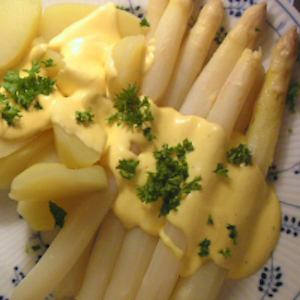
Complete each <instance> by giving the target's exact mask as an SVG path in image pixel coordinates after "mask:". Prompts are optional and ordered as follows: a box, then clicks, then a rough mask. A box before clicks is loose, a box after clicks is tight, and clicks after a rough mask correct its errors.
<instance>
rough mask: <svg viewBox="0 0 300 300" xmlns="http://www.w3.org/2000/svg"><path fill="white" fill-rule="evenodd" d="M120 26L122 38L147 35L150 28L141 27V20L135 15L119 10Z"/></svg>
mask: <svg viewBox="0 0 300 300" xmlns="http://www.w3.org/2000/svg"><path fill="white" fill-rule="evenodd" d="M117 12H118V24H119V30H120V34H121V37H125V36H131V35H139V34H146V33H147V30H148V28H147V27H142V26H140V22H141V20H140V19H139V18H138V17H136V16H135V15H133V14H131V13H129V12H127V11H125V10H120V9H118V11H117Z"/></svg>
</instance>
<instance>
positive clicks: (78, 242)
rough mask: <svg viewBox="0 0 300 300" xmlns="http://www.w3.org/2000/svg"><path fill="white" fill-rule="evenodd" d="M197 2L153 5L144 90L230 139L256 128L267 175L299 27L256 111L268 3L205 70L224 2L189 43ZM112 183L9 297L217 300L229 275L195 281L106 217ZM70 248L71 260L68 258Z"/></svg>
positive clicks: (74, 217)
mask: <svg viewBox="0 0 300 300" xmlns="http://www.w3.org/2000/svg"><path fill="white" fill-rule="evenodd" d="M192 4H193V3H192V1H191V0H170V1H159V0H151V1H150V3H149V21H150V22H153V25H154V24H155V25H154V26H153V27H152V28H151V30H150V31H149V32H148V37H147V38H148V40H150V39H151V38H152V37H153V38H154V40H155V47H156V52H155V62H154V64H153V66H152V67H151V69H150V71H149V72H148V73H147V74H146V75H145V76H144V77H143V78H142V86H141V92H142V94H144V95H147V96H149V97H150V98H152V99H153V100H154V101H157V102H158V103H161V104H163V105H168V106H171V107H174V108H176V109H179V111H180V112H181V113H182V114H184V115H188V114H193V115H197V116H199V117H203V118H206V119H207V120H208V121H210V122H213V123H215V124H218V125H219V126H221V127H222V128H223V130H224V131H225V133H226V135H227V136H228V138H229V137H230V136H231V134H232V132H233V129H234V128H239V129H240V130H243V129H244V128H245V127H246V126H248V125H249V128H248V130H247V134H246V141H247V142H246V143H247V145H248V147H249V149H250V150H251V151H252V153H253V159H254V160H255V162H256V164H257V166H258V167H259V168H260V170H261V173H262V174H263V175H264V176H266V173H267V169H268V167H269V165H270V164H271V161H272V158H273V154H274V150H275V145H276V142H277V139H278V135H279V130H280V120H281V115H282V112H283V107H284V103H285V97H286V94H287V90H288V86H289V81H290V77H291V73H292V70H293V66H294V63H295V60H296V56H297V49H298V40H297V30H296V28H292V29H291V30H290V31H288V32H287V33H286V34H285V35H284V36H283V37H282V38H281V39H280V40H279V41H278V43H277V45H276V46H275V48H274V50H273V53H272V58H271V64H270V67H269V69H268V72H267V74H266V76H265V78H264V80H263V83H262V87H261V90H260V92H259V95H258V97H257V100H256V102H255V108H254V111H253V113H252V109H249V106H248V105H249V104H248V103H247V102H251V99H253V97H254V96H255V93H254V95H253V94H251V91H252V90H253V89H254V88H253V87H254V85H255V84H256V83H257V82H256V78H261V73H262V72H261V50H258V51H253V50H252V48H253V46H254V43H255V39H256V37H257V35H258V34H259V31H260V30H257V28H259V29H260V28H262V27H263V23H264V19H265V13H266V4H265V3H260V4H258V5H254V6H252V7H250V8H249V9H248V10H247V11H246V12H245V13H244V15H243V16H242V18H241V19H240V20H239V22H238V23H237V25H236V26H235V27H234V28H233V29H232V30H231V31H230V33H229V34H228V36H227V37H226V39H225V40H224V42H223V43H222V44H221V45H220V47H219V48H218V50H217V51H216V52H215V53H214V55H213V56H212V58H211V59H210V60H209V62H208V63H207V64H206V65H205V66H204V63H205V60H206V56H207V54H208V50H209V48H210V45H211V43H212V40H213V37H214V36H215V33H216V31H217V29H218V27H219V24H220V23H221V19H222V14H223V7H222V2H221V1H220V0H212V1H211V2H209V3H208V4H207V5H206V6H205V7H204V8H203V9H202V11H201V13H200V16H199V19H198V21H197V23H196V24H195V26H194V27H193V28H192V29H191V30H189V32H188V34H187V35H186V37H185V40H184V42H183V43H182V39H183V38H184V34H185V32H186V28H187V23H188V18H189V16H190V12H191V9H192ZM152 20H153V21H152ZM156 24H157V26H156ZM221 65H222V70H221V71H220V68H219V67H220V66H221ZM194 66H195V67H194ZM203 66H204V67H203ZM191 67H192V69H191ZM202 69H203V70H202ZM201 70H202V71H201ZM199 72H200V74H199V75H198V73H199ZM199 95H201V97H199ZM251 105H253V103H252V104H250V106H251ZM245 115H247V118H245V117H244V116H245ZM250 117H252V119H251V122H250V124H246V125H245V123H244V122H245V121H244V120H245V119H248V120H249V118H250ZM246 123H247V121H246ZM238 124H242V125H238ZM262 128H263V130H262ZM242 133H244V132H242ZM109 178H110V179H109V184H108V187H109V188H108V189H107V190H106V191H105V192H103V193H102V194H101V197H102V198H103V199H106V201H99V198H98V197H99V195H98V194H97V197H94V196H91V197H90V198H88V199H86V201H85V202H82V203H81V204H80V206H78V207H77V208H76V209H75V210H74V211H73V212H72V214H70V216H69V218H68V220H67V222H66V224H65V226H64V228H63V229H62V230H61V231H60V232H59V234H58V236H57V238H56V239H55V241H54V242H53V243H52V244H51V246H50V248H49V249H48V251H47V252H46V253H45V255H44V256H43V258H42V259H41V260H40V262H39V263H38V264H37V266H36V267H35V268H34V269H33V270H32V271H31V272H30V273H29V274H28V276H26V278H25V279H24V280H23V281H22V282H21V283H20V284H19V286H18V287H17V288H16V289H15V291H14V293H13V295H12V298H11V299H12V300H20V299H24V300H26V299H28V300H29V299H30V300H35V299H36V300H40V299H43V298H44V297H46V296H47V295H48V294H49V293H50V292H52V291H53V290H54V289H55V288H56V287H57V288H56V291H57V293H56V296H57V297H58V298H59V299H62V298H63V297H64V296H68V297H75V299H78V300H89V299H91V300H92V299H93V300H94V299H105V300H108V299H114V300H115V299H120V300H121V299H141V300H145V299H149V300H150V299H162V300H163V299H174V300H175V299H216V297H217V296H218V294H219V291H220V289H221V287H222V283H223V281H224V279H225V278H226V276H227V273H228V270H226V269H224V268H221V267H219V266H217V265H216V264H215V263H214V262H212V261H208V262H207V263H205V264H204V265H203V266H202V267H201V268H199V270H198V271H196V272H195V273H194V274H193V275H191V276H189V277H180V276H179V268H180V262H179V260H178V258H177V257H176V255H175V254H174V252H173V251H172V250H171V248H169V247H168V246H166V245H165V243H164V242H163V241H162V239H158V238H157V237H153V236H150V235H148V234H146V233H144V232H143V231H142V230H141V229H140V228H134V229H131V230H127V229H125V228H124V226H123V225H122V224H121V222H120V221H119V220H118V219H117V218H116V217H115V216H114V214H113V213H112V212H109V213H108V211H109V209H110V207H111V203H112V202H113V200H114V199H115V197H116V187H115V182H114V179H113V177H112V176H111V175H109ZM102 221H103V222H102ZM101 222H102V225H101V227H100V230H99V233H98V235H97V237H96V240H95V242H94V245H93V248H92V250H91V255H90V257H89V261H88V263H87V268H86V271H85V273H84V278H83V281H82V285H81V287H80V289H79V286H80V285H79V284H78V286H77V288H75V289H72V290H71V291H68V292H66V289H67V288H66V286H67V284H66V282H70V281H71V282H79V283H81V280H82V273H83V271H82V268H80V267H78V265H80V264H82V260H81V259H79V258H80V257H83V256H84V254H85V253H86V252H89V247H88V244H89V242H90V240H92V238H93V236H94V235H95V233H96V231H97V228H98V227H99V225H100V224H101ZM164 233H165V234H166V235H167V236H168V237H169V238H170V239H171V240H172V241H173V242H174V243H175V244H176V246H177V247H178V248H179V249H180V250H181V251H184V250H185V248H186V239H185V237H184V236H183V234H182V232H180V230H178V229H177V228H176V227H174V226H173V225H172V224H171V223H169V222H167V223H166V225H165V227H164ZM62 249H63V252H64V253H68V255H67V256H64V255H61V252H62ZM99 266H101V267H99ZM42 274H43V275H42ZM33 287H34V288H33Z"/></svg>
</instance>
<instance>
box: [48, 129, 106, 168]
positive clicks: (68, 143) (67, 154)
mask: <svg viewBox="0 0 300 300" xmlns="http://www.w3.org/2000/svg"><path fill="white" fill-rule="evenodd" d="M53 128H54V136H55V144H56V148H57V152H58V156H59V159H60V162H61V163H63V164H65V165H66V166H67V167H69V168H83V167H88V166H92V165H93V164H94V163H96V162H97V161H98V160H99V159H100V155H101V154H99V153H98V152H97V151H95V150H93V149H91V148H88V147H87V146H86V145H85V144H84V143H83V142H82V141H81V140H80V139H79V138H78V137H77V136H76V135H74V134H68V133H67V132H65V131H64V130H63V129H62V128H61V127H60V126H59V125H58V124H54V125H53ZM104 145H105V143H104Z"/></svg>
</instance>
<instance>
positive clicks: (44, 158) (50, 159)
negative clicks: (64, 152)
mask: <svg viewBox="0 0 300 300" xmlns="http://www.w3.org/2000/svg"><path fill="white" fill-rule="evenodd" d="M39 163H60V161H59V157H58V154H57V151H56V147H55V144H54V143H51V144H50V145H48V146H47V147H45V148H44V149H43V151H42V152H41V153H39V154H38V155H36V156H34V157H33V158H32V159H31V160H29V161H28V165H27V167H30V166H32V165H34V164H39Z"/></svg>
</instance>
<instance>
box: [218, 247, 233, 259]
mask: <svg viewBox="0 0 300 300" xmlns="http://www.w3.org/2000/svg"><path fill="white" fill-rule="evenodd" d="M219 253H220V254H222V255H223V256H224V257H225V258H229V257H231V249H230V248H228V247H227V248H226V249H225V250H224V249H221V250H219Z"/></svg>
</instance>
